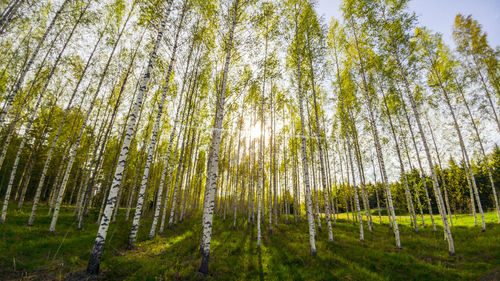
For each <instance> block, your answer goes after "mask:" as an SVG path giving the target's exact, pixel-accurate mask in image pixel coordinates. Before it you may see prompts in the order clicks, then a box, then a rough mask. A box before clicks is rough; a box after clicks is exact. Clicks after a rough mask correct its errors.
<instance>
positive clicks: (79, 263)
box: [0, 206, 500, 280]
mask: <svg viewBox="0 0 500 281" xmlns="http://www.w3.org/2000/svg"><path fill="white" fill-rule="evenodd" d="M27 210H29V207H25V209H24V210H22V211H20V212H17V213H16V212H15V211H10V213H9V216H8V218H7V222H6V223H5V224H3V225H0V238H1V240H0V252H1V253H2V254H0V270H1V271H0V279H7V278H2V273H4V274H5V273H7V274H11V275H4V276H7V277H12V276H17V278H19V276H20V274H23V272H24V273H29V274H33V273H36V274H38V275H37V276H38V277H41V276H42V273H44V274H46V275H44V276H48V277H45V279H58V278H64V276H65V274H66V273H68V272H72V271H77V270H81V269H84V268H85V267H86V263H87V261H88V258H89V255H90V250H91V248H92V245H93V239H94V238H95V233H96V231H97V225H96V224H95V219H96V216H97V211H96V210H91V213H90V216H89V217H88V218H87V220H86V224H85V225H84V229H83V230H81V231H80V230H77V229H76V224H75V223H74V221H75V219H74V218H73V217H72V208H71V207H70V208H69V209H68V211H65V210H64V211H63V212H62V213H61V217H60V219H59V222H58V226H57V229H56V233H55V234H49V233H48V232H47V230H48V227H49V225H50V217H47V216H46V213H47V208H46V207H45V206H42V207H41V208H40V210H39V214H40V215H39V217H37V219H36V222H35V226H33V227H27V226H26V222H27V219H28V217H29V211H27ZM487 215H488V220H489V221H488V224H487V230H486V232H484V233H483V232H481V229H480V228H474V227H473V220H472V219H471V218H470V217H467V216H463V217H462V216H459V217H458V219H457V223H456V224H455V226H454V227H453V228H452V232H453V237H454V241H455V246H456V251H457V255H456V256H453V257H451V256H449V255H448V251H447V243H446V241H444V239H443V232H442V228H441V227H440V226H439V225H438V226H437V227H438V231H437V232H434V231H432V226H430V225H429V224H428V225H427V227H426V228H422V227H421V226H419V227H420V233H419V234H416V233H415V232H414V230H413V228H412V227H411V226H409V225H408V224H407V223H405V220H401V222H400V232H401V241H402V246H403V249H401V250H399V249H396V248H395V243H394V234H393V232H392V229H390V228H389V227H388V225H387V224H385V225H384V224H383V225H380V224H378V223H375V225H374V228H373V232H371V233H370V232H368V231H366V232H365V242H364V243H360V242H359V226H358V224H352V223H350V222H348V221H347V220H345V219H343V218H340V219H338V220H337V226H336V227H334V228H333V231H334V242H329V241H328V239H327V231H323V232H318V233H317V240H316V247H317V251H318V255H317V257H315V258H313V257H311V256H310V254H309V241H308V240H309V234H308V230H307V224H306V222H305V221H304V220H302V222H300V223H299V224H297V225H295V224H293V223H291V224H288V225H287V224H284V223H283V224H281V223H280V224H279V225H278V227H277V228H274V229H273V234H272V235H269V234H268V233H267V231H266V232H264V233H263V237H262V247H261V249H257V247H256V237H255V235H256V233H255V230H256V229H255V227H254V226H253V225H251V224H250V225H247V224H246V221H245V220H243V219H239V220H238V223H239V224H238V227H237V229H236V230H233V228H232V220H227V221H226V222H223V221H222V220H221V219H217V218H216V219H215V220H214V224H213V225H214V230H213V237H212V243H211V255H210V274H209V275H208V276H207V277H205V278H204V279H206V280H471V279H477V278H479V277H481V276H482V275H484V274H486V273H488V272H491V271H492V270H495V269H498V265H499V264H500V254H499V253H500V226H499V225H498V224H497V223H495V221H496V218H495V214H494V213H488V214H487ZM123 216H124V212H119V213H118V217H117V221H116V222H115V223H113V224H111V227H110V230H109V234H108V241H107V242H106V246H105V249H104V255H103V257H102V265H101V268H102V270H103V273H104V276H105V277H106V278H107V279H113V280H116V279H120V280H122V279H123V280H155V279H163V280H197V279H199V278H200V276H199V275H198V274H197V271H198V267H199V264H200V261H201V258H200V256H199V253H198V248H199V243H200V238H201V226H200V215H197V216H192V217H188V218H187V219H185V220H184V221H183V222H182V223H179V224H177V225H175V227H173V228H172V229H167V230H166V231H165V232H164V234H163V235H162V236H157V237H155V238H154V239H151V240H147V239H146V238H147V236H148V233H149V227H150V226H151V219H148V218H145V219H144V220H143V221H142V222H141V228H140V229H139V233H138V242H137V244H136V248H135V249H134V250H131V251H125V250H124V249H125V248H126V245H127V237H128V234H129V231H130V222H125V221H124V218H123ZM426 219H427V220H428V221H429V219H428V218H426ZM283 221H284V219H283ZM291 221H292V222H293V218H291ZM436 221H437V222H438V221H439V219H438V218H436ZM375 222H378V220H375ZM384 223H386V222H384ZM365 225H366V222H365ZM58 248H59V251H58V252H57V255H56V251H57V249H58ZM14 259H15V261H16V268H15V269H14V261H13V260H14ZM14 273H15V274H18V275H12V274H14ZM11 279H15V278H11ZM40 279H41V278H40Z"/></svg>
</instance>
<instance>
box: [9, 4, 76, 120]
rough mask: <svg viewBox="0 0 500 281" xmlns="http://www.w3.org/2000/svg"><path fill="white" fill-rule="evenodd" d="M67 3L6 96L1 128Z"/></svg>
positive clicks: (62, 6) (59, 11)
mask: <svg viewBox="0 0 500 281" xmlns="http://www.w3.org/2000/svg"><path fill="white" fill-rule="evenodd" d="M68 2H70V1H69V0H64V2H63V3H62V4H61V6H60V7H59V9H58V10H57V12H56V13H55V15H54V17H53V18H52V20H51V21H50V24H49V26H48V27H47V29H45V32H44V33H43V36H42V38H40V40H39V41H38V44H37V46H36V47H35V49H34V50H33V53H32V54H31V56H30V59H29V61H28V63H27V64H26V66H24V68H23V69H22V70H21V74H20V76H19V77H18V79H17V81H16V84H15V86H14V88H13V89H12V91H11V92H10V94H9V95H8V96H7V100H6V102H5V105H4V109H3V110H2V111H1V112H0V126H3V123H4V121H5V116H6V115H7V113H8V111H9V109H10V107H11V106H12V103H13V102H14V98H15V97H16V96H17V95H18V94H19V93H20V92H21V87H22V85H23V82H24V78H25V77H26V74H27V73H28V71H29V70H30V68H31V66H32V65H33V63H34V62H35V59H36V57H37V55H38V52H39V51H40V49H41V47H42V45H43V43H44V42H45V39H46V38H47V36H48V35H49V33H50V32H51V31H52V29H53V28H54V25H55V23H56V21H57V19H58V18H59V16H60V15H61V13H62V12H63V10H64V8H65V7H66V5H67V4H68ZM68 41H69V40H68ZM63 48H64V47H63ZM40 96H42V95H40Z"/></svg>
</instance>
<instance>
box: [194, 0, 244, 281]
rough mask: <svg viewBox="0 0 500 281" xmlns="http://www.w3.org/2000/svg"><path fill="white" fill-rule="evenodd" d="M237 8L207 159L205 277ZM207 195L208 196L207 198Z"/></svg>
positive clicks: (236, 1) (203, 243) (202, 267)
mask: <svg viewBox="0 0 500 281" xmlns="http://www.w3.org/2000/svg"><path fill="white" fill-rule="evenodd" d="M238 7H239V0H234V3H233V7H232V9H233V11H232V23H231V28H230V31H229V38H228V39H229V40H228V45H227V50H226V58H225V64H224V69H223V77H222V82H221V87H220V92H219V93H218V96H217V105H216V112H215V120H214V126H213V128H214V129H213V132H212V144H211V145H210V150H209V157H208V165H207V166H208V168H207V179H206V185H205V188H206V189H207V190H208V192H205V199H204V204H203V205H204V206H203V217H202V227H203V234H202V239H201V246H200V252H201V255H202V260H201V265H200V269H199V271H200V272H201V273H202V274H204V275H206V274H207V273H208V260H209V257H210V240H211V239H212V219H213V212H214V199H215V198H214V197H215V191H216V187H217V186H216V185H217V172H218V169H217V163H218V160H219V148H220V140H221V133H222V132H221V130H220V129H221V128H222V121H223V119H224V103H225V97H226V90H227V76H228V72H229V61H230V59H231V49H232V45H233V35H234V30H235V27H236V22H237V20H238ZM207 195H208V196H207Z"/></svg>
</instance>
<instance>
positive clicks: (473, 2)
mask: <svg viewBox="0 0 500 281" xmlns="http://www.w3.org/2000/svg"><path fill="white" fill-rule="evenodd" d="M340 3H341V0H318V6H317V11H318V13H319V15H320V16H323V17H325V19H326V20H327V22H329V21H330V18H331V17H332V16H333V17H336V18H337V19H340V18H341V13H340ZM409 6H410V9H411V10H413V11H414V12H415V13H416V14H417V16H418V18H419V23H420V25H424V26H426V27H428V28H430V29H432V30H434V31H437V32H439V33H442V34H443V39H444V40H445V42H446V43H447V44H448V45H451V46H453V47H454V44H453V38H452V31H451V29H452V26H453V22H454V19H455V15H456V14H458V13H461V14H464V15H469V14H471V15H472V18H473V19H475V20H477V21H478V22H479V23H480V24H481V25H482V27H483V30H484V31H486V33H487V34H488V42H489V44H490V46H492V47H493V48H495V47H496V46H500V0H413V1H411V2H410V4H409Z"/></svg>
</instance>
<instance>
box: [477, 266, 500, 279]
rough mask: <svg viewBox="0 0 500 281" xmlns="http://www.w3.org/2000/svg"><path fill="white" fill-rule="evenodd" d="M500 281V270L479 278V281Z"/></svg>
mask: <svg viewBox="0 0 500 281" xmlns="http://www.w3.org/2000/svg"><path fill="white" fill-rule="evenodd" d="M493 280H495V281H496V280H500V268H497V269H494V270H492V271H490V272H488V273H486V274H485V275H483V276H481V277H479V278H478V279H477V281H493Z"/></svg>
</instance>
